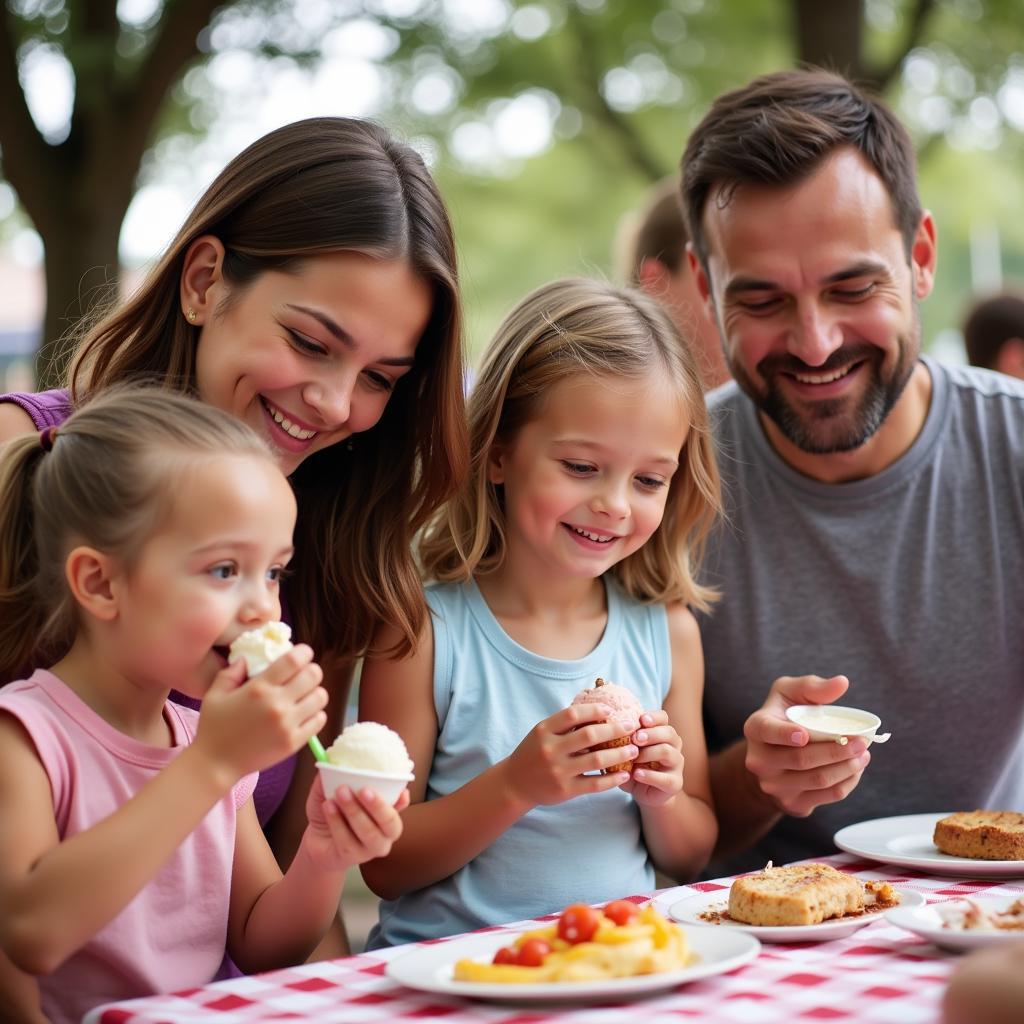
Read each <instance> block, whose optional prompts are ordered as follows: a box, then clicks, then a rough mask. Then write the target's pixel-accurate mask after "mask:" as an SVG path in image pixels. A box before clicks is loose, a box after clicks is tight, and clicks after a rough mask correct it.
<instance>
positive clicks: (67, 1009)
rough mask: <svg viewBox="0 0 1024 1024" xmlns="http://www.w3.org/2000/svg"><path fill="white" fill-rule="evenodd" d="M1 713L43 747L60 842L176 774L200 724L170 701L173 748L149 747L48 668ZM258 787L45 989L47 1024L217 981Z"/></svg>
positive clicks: (6, 697) (246, 782)
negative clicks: (239, 835) (243, 824)
mask: <svg viewBox="0 0 1024 1024" xmlns="http://www.w3.org/2000/svg"><path fill="white" fill-rule="evenodd" d="M0 710H2V711H5V712H7V713H9V714H11V715H13V716H14V717H15V718H17V720H18V721H19V722H20V723H21V725H22V726H23V727H24V729H25V731H26V732H27V733H28V735H29V736H30V737H31V739H32V742H33V743H34V744H35V747H36V753H37V754H38V756H39V760H40V761H41V762H42V764H43V767H44V769H45V770H46V774H47V776H48V777H49V779H50V788H51V791H52V793H53V813H54V819H55V821H56V823H57V829H58V832H59V834H60V837H61V840H64V839H68V838H70V837H71V836H74V835H77V834H78V833H79V832H84V831H85V830H86V829H88V828H90V827H92V826H93V825H95V824H96V823H97V822H99V821H101V820H102V819H104V818H106V817H108V816H109V815H110V814H112V813H113V812H114V811H115V810H117V808H118V807H120V806H121V805H123V804H124V803H125V801H126V800H128V799H129V798H130V797H131V796H133V795H134V794H135V793H137V792H138V791H139V790H140V789H141V788H142V787H143V786H144V785H145V784H146V783H147V782H148V781H150V780H151V779H152V778H153V777H154V776H155V775H156V774H157V773H158V772H159V771H160V770H161V769H162V768H164V767H166V766H167V765H168V764H170V763H171V761H173V760H174V758H175V757H177V756H178V754H180V753H181V751H182V749H183V748H184V747H186V746H187V745H188V744H189V743H191V742H192V740H193V738H194V737H195V729H196V722H197V721H198V717H199V716H198V715H197V714H196V713H195V712H194V711H191V710H190V709H188V708H182V707H178V706H177V705H175V704H172V703H170V702H167V704H166V705H165V707H164V716H165V718H166V720H167V723H168V725H169V726H170V728H171V732H172V735H173V737H174V745H173V746H172V747H167V748H164V747H151V746H147V745H146V744H143V743H140V742H138V741H137V740H134V739H132V738H130V737H128V736H125V735H124V734H123V733H120V732H118V731H117V730H116V729H114V728H113V727H112V726H110V725H109V724H108V723H107V722H106V721H104V719H102V718H101V717H100V716H99V715H97V714H96V713H95V712H94V711H93V710H92V709H91V708H90V707H88V705H86V704H85V703H84V702H83V701H82V700H81V699H80V698H79V697H78V696H77V695H76V694H75V693H74V692H73V691H72V690H70V689H69V688H68V687H67V686H66V685H65V684H64V683H63V682H61V680H60V679H58V678H57V676H55V675H53V673H52V672H47V671H45V670H43V669H40V670H38V671H36V672H34V673H33V674H32V676H31V678H29V679H27V680H21V681H19V682H15V683H10V684H9V685H7V686H5V687H3V689H2V690H0ZM255 784H256V776H255V775H248V776H246V777H245V778H243V779H242V780H241V781H240V782H238V783H237V784H236V785H235V787H234V788H233V789H232V790H231V792H230V793H229V794H228V795H227V796H226V797H224V798H223V799H222V800H221V801H220V802H219V803H218V804H217V805H216V806H215V807H213V808H212V809H211V811H210V812H209V814H207V815H206V817H205V818H204V819H203V821H202V823H201V824H200V825H199V826H198V827H197V828H196V829H195V830H194V831H193V832H192V833H191V834H190V835H189V836H188V838H187V839H186V840H185V841H184V842H183V843H182V844H181V846H179V847H178V849H177V850H176V851H175V852H174V854H172V856H171V857H170V859H169V860H168V861H167V862H166V863H165V864H164V866H163V867H162V868H161V869H160V871H159V873H158V874H157V875H156V877H155V878H154V879H153V881H152V882H150V884H149V885H147V886H146V887H145V888H144V889H143V890H142V891H141V892H140V893H139V894H138V895H137V896H136V897H135V899H133V900H132V901H131V903H129V904H128V906H126V907H125V908H124V910H122V911H121V913H120V914H118V915H117V916H116V917H115V918H114V919H113V920H112V921H110V922H109V923H108V924H107V925H106V926H105V927H104V928H103V929H101V930H100V932H98V933H97V934H96V935H95V936H93V938H92V939H91V940H90V941H89V942H88V943H86V945H85V946H83V947H82V948H81V949H79V950H78V951H77V952H76V953H74V954H73V955H72V956H71V957H69V958H68V959H67V960H66V961H65V962H64V963H63V964H61V966H60V967H58V968H57V970H56V971H54V972H53V973H52V974H50V975H46V976H43V977H40V978H39V979H38V980H39V988H40V992H41V995H42V1005H43V1012H44V1013H45V1015H46V1017H47V1019H48V1020H50V1021H51V1022H54V1024H61V1022H64V1021H67V1022H71V1021H75V1022H77V1021H80V1020H81V1019H82V1016H83V1015H84V1014H85V1013H86V1012H87V1011H88V1010H90V1009H92V1008H93V1007H94V1006H98V1005H99V1004H101V1003H105V1002H110V1001H113V1000H119V999H131V998H134V997H136V996H143V995H149V994H153V993H155V992H173V991H176V990H178V989H182V988H188V987H190V986H193V985H203V984H206V983H207V982H209V981H211V980H213V978H214V976H215V975H216V974H217V970H218V968H219V967H220V964H221V959H222V957H223V955H224V945H225V941H226V936H227V921H228V901H229V898H230V890H231V865H232V861H233V858H234V848H235V824H236V814H237V811H238V809H239V808H240V807H241V806H242V805H243V804H244V803H245V801H246V800H248V799H249V797H250V796H251V795H252V791H253V788H254V787H255ZM123 856H125V857H130V856H131V851H130V850H125V851H123ZM110 869H111V870H112V871H116V870H117V864H116V863H115V864H111V865H110Z"/></svg>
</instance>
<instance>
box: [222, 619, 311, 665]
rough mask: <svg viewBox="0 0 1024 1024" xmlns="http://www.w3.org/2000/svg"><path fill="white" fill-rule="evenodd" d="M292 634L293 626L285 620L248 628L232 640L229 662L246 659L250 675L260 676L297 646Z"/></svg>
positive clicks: (232, 663)
mask: <svg viewBox="0 0 1024 1024" xmlns="http://www.w3.org/2000/svg"><path fill="white" fill-rule="evenodd" d="M291 635H292V629H291V626H289V625H287V624H286V623H284V622H264V623H263V625H262V626H259V627H257V628H256V629H249V630H246V631H245V632H244V633H240V634H239V635H238V636H236V637H235V639H234V640H232V641H231V647H230V649H229V651H228V664H229V665H234V663H235V662H236V661H240V660H244V661H245V669H246V672H247V674H248V675H249V677H250V678H252V676H258V675H259V674H260V673H261V672H264V671H265V670H266V669H268V668H269V667H270V666H271V665H272V664H273V663H274V662H275V661H277V659H278V658H280V657H281V655H282V654H284V653H285V652H286V651H290V650H291V649H292V647H294V646H295V645H294V644H293V643H292V641H291Z"/></svg>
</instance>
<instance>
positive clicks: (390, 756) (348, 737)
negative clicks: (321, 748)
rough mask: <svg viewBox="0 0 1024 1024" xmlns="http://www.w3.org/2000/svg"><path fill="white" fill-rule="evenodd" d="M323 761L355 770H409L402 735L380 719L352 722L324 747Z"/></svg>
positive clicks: (402, 772) (390, 772)
mask: <svg viewBox="0 0 1024 1024" xmlns="http://www.w3.org/2000/svg"><path fill="white" fill-rule="evenodd" d="M327 760H328V761H329V762H330V763H331V764H333V765H335V767H337V768H346V769H348V770H349V771H357V772H366V771H369V772H381V773H383V774H385V775H404V776H408V775H411V774H412V770H413V763H412V760H411V759H410V758H409V752H408V751H407V750H406V749H405V743H404V742H403V741H402V737H401V736H399V735H398V733H397V732H395V731H394V730H393V729H389V728H388V727H387V726H386V725H381V724H380V722H353V724H352V725H350V726H348V727H347V728H346V729H345V730H344V731H343V732H342V733H341V735H340V736H339V737H338V738H337V739H336V740H335V741H334V742H333V743H332V744H331V745H330V746H329V747H328V748H327Z"/></svg>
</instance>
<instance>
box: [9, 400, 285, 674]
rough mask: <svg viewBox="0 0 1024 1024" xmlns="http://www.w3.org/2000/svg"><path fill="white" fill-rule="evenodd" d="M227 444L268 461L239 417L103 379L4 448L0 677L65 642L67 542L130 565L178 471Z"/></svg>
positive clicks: (51, 657) (69, 636)
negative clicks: (73, 406) (105, 384)
mask: <svg viewBox="0 0 1024 1024" xmlns="http://www.w3.org/2000/svg"><path fill="white" fill-rule="evenodd" d="M225 454H232V455H254V456H258V457H261V458H265V459H267V460H268V461H270V462H271V463H273V456H272V455H271V453H270V452H269V450H268V449H267V448H266V446H265V445H264V443H263V442H262V440H261V439H260V438H259V437H257V436H256V434H255V433H253V431H252V430H250V429H249V428H248V427H247V426H246V425H245V424H244V423H242V422H241V421H240V420H237V419H235V418H234V417H233V416H230V415H228V414H227V413H225V412H221V411H220V410H218V409H215V408H213V407H212V406H209V405H205V404H204V403H202V402H198V401H195V400H193V399H190V398H187V397H185V396H184V395H179V394H175V393H174V392H171V391H166V390H163V389H158V388H144V387H132V388H128V387H118V388H111V389H108V390H107V391H104V392H103V393H102V394H100V395H99V396H98V397H96V398H94V399H93V400H92V401H90V402H89V403H88V404H86V405H85V406H83V408H82V409H81V410H80V411H78V412H76V413H74V415H72V416H71V417H70V418H69V419H68V420H67V422H66V423H64V424H63V426H61V427H60V428H50V430H49V432H48V431H43V432H42V433H41V434H27V435H25V436H23V437H17V438H15V439H13V440H11V441H8V442H7V444H6V445H4V446H3V448H0V683H6V682H10V681H11V679H13V678H15V677H16V676H17V675H18V674H21V673H23V672H24V671H26V670H27V669H30V668H36V667H40V666H42V665H49V664H53V663H54V662H55V661H57V660H58V659H59V658H60V657H62V656H63V654H64V653H65V652H66V651H67V650H68V648H69V647H70V645H71V642H72V641H73V639H74V632H75V628H76V623H77V619H76V615H75V608H74V602H73V600H72V597H71V593H70V591H69V589H68V586H67V583H66V581H65V578H64V562H65V559H66V558H67V556H68V554H69V553H70V551H71V550H72V548H73V547H75V546H77V545H79V544H86V545H88V546H90V547H94V548H96V549H97V550H98V551H102V552H104V553H109V554H111V555H114V556H116V557H117V558H119V559H120V560H121V561H122V562H123V563H124V564H125V565H126V566H128V567H130V566H131V565H132V563H133V562H134V560H135V559H136V558H137V556H138V554H139V552H140V550H141V549H142V547H143V545H144V544H145V542H146V541H147V540H148V539H149V538H150V537H152V535H153V533H154V532H155V531H156V530H157V529H159V527H160V526H161V525H162V523H163V522H164V520H165V518H166V516H167V515H168V513H169V511H170V509H171V508H172V507H173V494H174V490H175V484H176V482H177V481H179V480H180V477H181V473H182V471H183V470H185V469H186V467H188V466H189V465H194V464H195V461H196V460H197V459H204V458H214V457H217V456H222V455H225Z"/></svg>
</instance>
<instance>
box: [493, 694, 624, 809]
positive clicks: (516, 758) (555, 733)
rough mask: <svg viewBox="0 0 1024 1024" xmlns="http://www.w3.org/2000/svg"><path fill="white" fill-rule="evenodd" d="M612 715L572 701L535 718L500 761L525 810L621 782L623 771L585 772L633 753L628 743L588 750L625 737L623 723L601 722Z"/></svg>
mask: <svg viewBox="0 0 1024 1024" xmlns="http://www.w3.org/2000/svg"><path fill="white" fill-rule="evenodd" d="M611 713H612V710H611V708H608V707H605V706H604V705H601V704H574V705H573V706H572V707H568V708H563V709H562V710H561V711H557V712H555V714H553V715H552V716H551V717H550V718H545V719H544V720H543V721H542V722H538V723H537V724H536V725H535V726H534V727H533V728H532V729H531V730H530V731H529V733H527V735H526V737H525V738H524V739H523V741H522V743H520V744H519V746H518V747H516V749H515V750H514V751H513V752H512V753H511V754H510V755H509V756H508V757H507V758H506V759H505V762H504V763H505V766H506V768H507V776H508V785H509V787H510V789H511V790H512V792H513V793H514V794H515V796H516V797H517V798H518V799H519V800H520V801H521V802H522V803H523V804H524V805H525V806H527V807H528V808H529V807H536V806H538V805H541V804H545V805H546V804H560V803H564V802H565V801H566V800H571V799H572V798H573V797H576V796H582V795H583V794H584V793H603V792H604V791H605V790H608V789H614V788H615V787H616V786H621V785H622V784H623V783H624V782H626V780H627V779H628V778H629V775H628V773H626V772H614V773H612V774H610V775H598V774H592V775H588V774H584V773H586V772H598V771H601V770H603V769H605V768H610V767H611V766H612V765H613V764H618V763H619V762H620V761H632V760H633V758H634V757H636V754H637V748H636V747H634V746H633V745H632V744H628V745H627V746H624V747H611V748H607V749H601V750H595V749H593V748H595V747H597V746H599V745H600V744H602V743H607V742H608V741H609V740H613V739H618V738H619V737H621V736H628V735H629V732H628V730H627V729H625V728H624V727H623V726H621V725H618V724H616V723H614V722H607V721H605V719H606V718H608V717H609V716H610V715H611Z"/></svg>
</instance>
